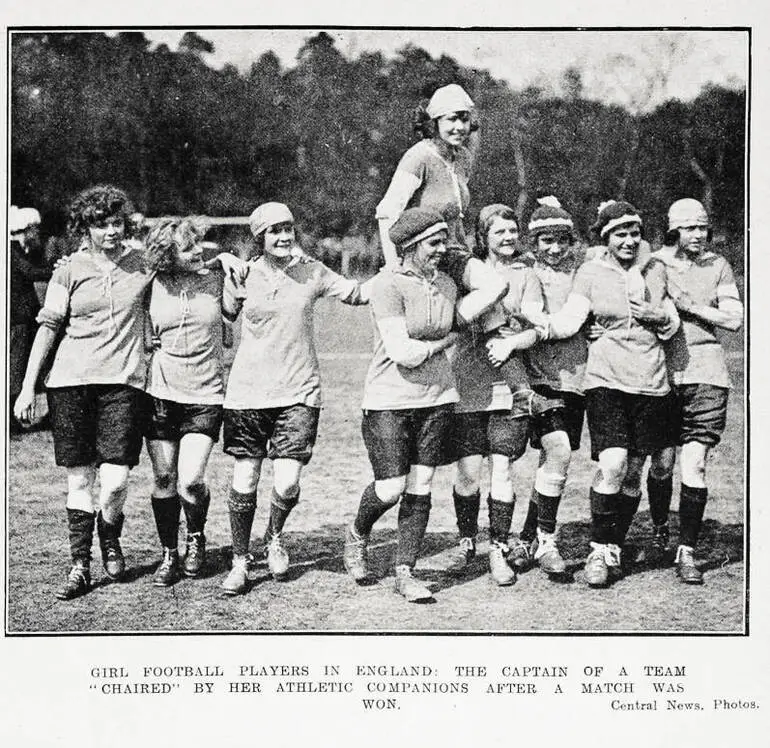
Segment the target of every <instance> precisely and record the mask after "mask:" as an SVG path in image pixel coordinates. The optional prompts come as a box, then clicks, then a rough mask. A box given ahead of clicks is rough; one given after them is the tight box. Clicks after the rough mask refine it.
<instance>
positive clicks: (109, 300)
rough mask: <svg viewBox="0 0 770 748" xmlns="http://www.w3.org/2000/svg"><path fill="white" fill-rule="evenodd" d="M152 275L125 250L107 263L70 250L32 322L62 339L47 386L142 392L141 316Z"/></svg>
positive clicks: (134, 254) (100, 257)
mask: <svg viewBox="0 0 770 748" xmlns="http://www.w3.org/2000/svg"><path fill="white" fill-rule="evenodd" d="M152 279H153V274H152V273H150V272H148V271H146V270H145V268H144V264H143V260H142V257H141V254H140V253H139V252H138V251H135V250H134V249H132V247H131V246H126V248H125V249H124V252H123V254H122V255H121V256H120V257H119V258H118V259H117V261H112V260H110V259H108V258H107V257H105V256H104V255H101V254H98V255H96V254H92V253H91V252H76V253H75V254H73V255H72V256H71V257H70V260H69V262H68V263H67V264H66V265H65V266H63V267H60V268H57V269H56V270H55V271H54V273H53V276H52V277H51V281H50V283H49V284H48V289H47V292H46V297H45V303H44V304H43V308H42V309H41V310H40V312H39V314H38V317H37V319H38V322H39V323H40V324H41V325H45V326H46V327H50V328H52V329H59V328H60V327H62V326H63V328H64V336H63V337H62V339H61V342H60V343H59V345H58V347H57V349H56V353H55V355H54V360H53V365H52V366H51V371H50V373H49V374H48V378H47V379H46V385H47V386H48V387H71V386H75V385H84V384H125V385H128V386H130V387H136V388H137V389H144V384H145V377H146V368H147V360H146V357H145V351H144V314H145V296H146V292H147V287H148V286H149V285H150V283H151V282H152Z"/></svg>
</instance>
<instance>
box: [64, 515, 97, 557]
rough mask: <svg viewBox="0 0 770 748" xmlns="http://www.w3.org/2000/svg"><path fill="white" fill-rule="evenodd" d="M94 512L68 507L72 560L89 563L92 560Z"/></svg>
mask: <svg viewBox="0 0 770 748" xmlns="http://www.w3.org/2000/svg"><path fill="white" fill-rule="evenodd" d="M95 521H96V515H95V514H94V513H93V512H84V511H82V510H81V509H67V525H68V526H69V537H70V553H71V554H72V560H73V561H76V562H79V563H81V564H85V565H88V564H89V563H90V562H91V544H92V542H93V537H94V522H95Z"/></svg>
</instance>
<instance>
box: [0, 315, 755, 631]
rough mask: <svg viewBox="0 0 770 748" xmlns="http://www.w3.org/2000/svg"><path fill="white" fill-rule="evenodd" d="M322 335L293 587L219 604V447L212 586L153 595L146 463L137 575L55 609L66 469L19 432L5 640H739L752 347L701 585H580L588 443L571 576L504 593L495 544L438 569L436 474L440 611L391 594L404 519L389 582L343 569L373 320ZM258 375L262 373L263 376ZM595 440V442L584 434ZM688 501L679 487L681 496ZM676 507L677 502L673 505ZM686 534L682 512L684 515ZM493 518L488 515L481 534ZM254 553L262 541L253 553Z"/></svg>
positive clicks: (570, 545) (133, 569) (640, 567)
mask: <svg viewBox="0 0 770 748" xmlns="http://www.w3.org/2000/svg"><path fill="white" fill-rule="evenodd" d="M316 327H317V337H318V341H319V351H320V352H321V357H322V368H323V379H324V397H325V406H324V410H323V412H322V416H321V426H320V437H319V440H318V445H317V449H316V452H315V456H314V458H313V460H312V462H311V463H310V465H309V467H308V468H307V471H306V473H305V475H304V480H303V488H302V499H301V503H300V504H299V506H298V507H297V509H296V510H295V512H294V514H293V515H292V516H291V518H290V519H289V522H288V525H287V528H286V541H287V547H288V548H289V550H290V553H291V557H292V567H291V569H290V574H289V579H288V580H287V581H285V582H280V583H279V582H275V581H273V580H271V579H269V577H268V576H267V573H266V570H265V573H264V575H263V577H262V578H261V579H259V580H257V581H256V582H255V583H254V586H253V587H252V589H251V590H250V592H249V593H248V594H246V595H244V596H242V597H238V598H235V599H228V598H224V597H223V596H221V594H220V591H219V587H220V584H221V582H222V579H223V575H224V574H225V572H226V570H227V569H228V568H229V558H230V535H229V523H228V517H227V508H226V501H225V497H226V495H227V490H228V485H229V477H230V470H231V467H230V463H231V460H230V458H228V457H226V456H225V455H223V454H222V452H221V446H220V445H218V446H217V447H215V450H214V453H213V455H212V459H211V463H210V467H209V479H210V484H211V489H212V495H213V501H212V506H211V511H210V519H209V524H208V528H207V536H208V539H209V548H210V553H209V561H208V564H207V567H206V570H205V574H204V575H203V577H202V578H200V579H196V580H183V581H181V582H179V583H178V584H176V585H175V586H174V587H172V588H169V589H158V588H155V587H153V586H152V583H151V579H152V572H153V571H154V568H155V565H156V564H157V561H158V541H157V538H156V533H155V528H154V522H153V519H152V513H151V509H150V501H149V494H150V488H151V485H152V484H151V473H150V466H149V461H148V460H147V459H146V456H143V458H142V462H141V464H140V465H139V467H138V468H137V469H136V470H134V471H133V472H132V475H131V484H130V495H129V501H128V504H127V507H126V515H127V516H126V526H125V530H124V537H123V547H124V551H125V553H126V556H127V562H128V567H129V571H128V575H127V580H126V581H125V582H124V583H120V584H116V583H110V582H109V581H108V580H107V579H106V577H103V576H102V570H101V563H100V561H99V559H98V549H97V552H96V556H97V559H95V561H94V564H93V570H94V572H95V574H94V576H95V581H96V585H95V588H94V590H93V592H91V593H90V594H88V595H86V596H85V597H83V598H80V599H78V600H75V601H71V602H66V603H65V602H59V601H57V600H56V599H55V598H54V596H53V592H54V590H55V589H56V588H57V587H58V586H59V585H60V584H61V582H62V581H63V579H64V576H65V574H66V572H67V571H68V568H69V553H68V542H67V527H66V515H65V511H64V501H65V492H64V491H65V476H64V471H63V470H61V469H59V468H57V467H55V465H54V462H53V447H52V440H51V435H50V433H49V432H45V431H43V432H33V433H28V434H25V435H23V436H22V437H13V438H12V439H11V442H10V461H9V471H8V472H9V493H8V505H7V518H8V522H7V527H8V554H7V556H8V560H9V567H8V575H7V577H8V587H9V588H8V595H7V630H8V631H9V632H12V633H18V632H85V631H87V632H101V631H104V632H108V631H109V632H116V631H158V632H160V631H241V632H244V631H255V630H261V631H262V630H274V631H295V632H296V631H474V632H487V631H496V632H511V633H513V632H533V631H573V632H577V631H586V632H597V631H613V632H623V631H627V632H733V633H737V632H741V631H742V630H743V615H744V609H743V608H744V599H745V594H744V590H745V583H746V579H745V569H744V563H743V557H744V509H745V507H744V476H743V459H744V458H743V455H744V449H743V445H744V416H743V405H744V392H743V385H742V382H743V357H742V354H741V348H740V347H741V337H740V336H731V337H730V338H729V339H727V340H726V344H727V346H728V349H729V362H730V366H731V370H732V373H733V377H734V382H735V385H736V386H735V390H734V391H733V393H732V396H731V401H730V412H729V417H728V429H727V433H726V434H725V437H724V440H723V443H722V445H720V447H719V448H718V449H717V450H716V451H715V453H714V454H713V456H712V458H711V462H710V465H709V476H710V477H709V482H710V486H711V490H710V500H709V504H708V507H707V510H706V517H707V521H706V525H705V528H704V537H703V540H702V543H701V549H700V557H701V558H702V559H703V561H704V568H705V569H706V583H705V585H704V586H702V587H687V586H685V585H682V584H680V583H678V582H677V581H676V579H675V577H674V573H673V570H672V569H652V568H648V567H647V566H645V565H644V564H643V563H638V564H636V565H632V566H631V568H630V573H629V574H628V576H627V577H626V578H624V579H622V580H621V581H620V582H618V583H617V584H615V585H614V586H613V587H611V588H610V589H606V590H593V589H589V588H588V587H586V585H585V584H584V583H583V582H582V580H581V568H582V562H583V561H584V560H585V556H586V553H587V550H588V534H589V523H588V520H589V515H588V499H587V486H588V485H589V483H590V480H591V477H592V475H593V472H594V469H595V465H594V464H593V463H591V462H590V460H589V459H588V456H587V450H586V447H585V446H584V448H583V450H581V452H580V453H578V454H576V455H575V457H574V460H573V467H572V469H571V475H570V480H569V482H568V485H567V489H566V494H565V498H564V501H563V502H562V508H561V509H560V517H559V520H560V529H559V533H560V546H561V549H562V553H563V555H564V556H565V557H566V558H567V559H568V561H569V562H570V566H571V568H572V569H573V571H574V572H575V573H574V579H573V580H572V581H569V582H565V583H554V582H550V581H549V580H548V579H547V578H546V577H545V576H544V575H543V574H542V573H541V572H540V571H539V570H537V569H534V570H532V571H530V572H528V573H527V574H525V575H522V576H520V577H519V580H518V582H517V583H516V584H515V585H514V586H513V587H509V588H498V587H495V586H493V585H492V584H491V583H490V581H489V578H488V574H487V573H486V558H485V549H486V544H484V543H482V545H481V548H480V550H481V554H480V557H479V558H477V560H476V562H475V563H474V566H473V567H472V568H471V569H470V570H469V572H468V573H467V574H466V575H464V576H462V577H459V578H457V577H450V576H448V575H447V574H445V573H443V572H442V568H443V566H444V564H445V562H446V555H447V554H446V552H447V550H448V549H449V548H451V547H452V545H453V543H454V542H455V526H454V516H453V515H454V512H453V509H452V500H451V478H452V475H451V469H450V468H446V469H442V470H440V471H439V474H438V478H437V481H436V484H435V490H434V494H433V512H432V515H431V520H430V525H429V528H428V535H427V538H426V542H425V545H424V548H423V556H422V558H421V560H420V562H419V563H418V571H419V574H420V575H421V576H424V577H425V578H428V579H430V580H432V581H433V582H434V583H435V585H436V590H437V591H436V602H435V604H430V605H410V604H408V603H406V602H404V601H403V600H402V599H401V598H400V597H398V596H397V595H395V594H394V593H393V586H392V582H393V579H392V560H393V553H394V550H395V521H396V512H395V511H391V512H390V513H389V514H387V515H385V517H384V518H383V519H382V520H381V522H380V523H379V525H378V526H377V528H376V529H375V531H374V533H373V538H372V539H373V550H372V554H371V555H372V566H373V568H374V570H375V572H376V574H377V577H378V583H376V584H374V585H372V586H369V587H364V588H359V587H357V586H356V585H355V584H354V583H353V582H352V580H350V579H349V578H348V577H347V576H346V574H345V571H344V569H343V566H342V560H341V553H342V536H343V529H344V526H345V524H346V523H347V522H349V520H350V518H351V516H352V514H353V513H354V511H355V509H356V506H357V502H358V498H359V496H360V493H361V490H362V488H363V487H364V486H365V485H366V484H367V483H368V482H369V481H370V480H371V472H370V468H369V464H368V461H367V458H366V454H365V451H364V447H363V443H362V441H361V437H360V431H359V425H360V410H359V403H360V398H361V391H362V386H363V380H364V374H365V372H366V367H367V364H368V353H369V351H370V350H371V331H370V323H369V317H368V311H367V310H366V309H365V308H349V307H344V306H342V305H340V304H335V303H333V302H322V303H321V304H320V305H319V309H318V314H317V319H316ZM258 375H259V373H258V372H255V376H258ZM585 444H586V445H587V436H586V438H585ZM535 466H536V455H535V453H534V452H532V451H530V452H529V453H528V454H527V455H526V456H525V457H524V458H522V460H521V461H520V462H519V463H518V464H517V478H516V491H517V495H518V496H519V497H520V499H519V502H518V504H517V508H516V514H515V517H514V529H518V528H519V527H520V526H521V523H522V522H523V517H524V514H525V512H526V498H527V497H528V496H529V492H530V490H531V483H532V477H533V472H534V468H535ZM675 490H676V491H677V493H678V489H675ZM269 491H270V473H269V467H268V470H267V473H266V474H265V475H264V476H263V480H262V482H261V484H260V490H259V504H258V509H257V517H256V520H255V527H254V538H258V537H261V534H262V532H263V530H264V526H265V521H266V516H267V503H268V501H269ZM674 508H676V500H675V502H674ZM672 521H673V524H674V527H675V526H676V522H677V518H676V515H674V517H673V520H672ZM485 525H486V517H485V515H484V513H482V526H485ZM649 531H650V520H649V514H648V512H647V510H646V504H645V503H644V502H643V504H642V507H641V511H640V513H639V514H638V515H637V518H636V520H635V521H634V525H633V527H632V529H631V533H630V541H631V542H632V543H634V542H635V543H637V544H642V543H643V542H644V540H645V539H646V537H647V536H648V534H649ZM254 548H255V549H257V548H258V544H256V542H255V545H254Z"/></svg>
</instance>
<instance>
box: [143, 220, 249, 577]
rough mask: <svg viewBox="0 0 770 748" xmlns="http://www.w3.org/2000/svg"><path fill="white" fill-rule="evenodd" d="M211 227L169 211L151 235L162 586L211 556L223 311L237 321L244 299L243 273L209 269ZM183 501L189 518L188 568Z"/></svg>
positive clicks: (153, 451) (152, 447)
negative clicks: (209, 519)
mask: <svg viewBox="0 0 770 748" xmlns="http://www.w3.org/2000/svg"><path fill="white" fill-rule="evenodd" d="M207 228H208V226H207V225H206V223H205V222H204V221H203V220H202V219H200V218H195V217H190V218H184V219H178V218H163V219H161V220H160V221H158V222H157V223H156V224H155V225H154V226H153V228H152V229H151V230H150V231H149V233H148V235H147V238H146V240H145V244H146V258H147V260H146V262H147V267H148V268H149V269H150V270H154V271H156V272H157V276H156V277H155V280H154V281H153V283H152V287H151V296H150V308H149V319H148V322H149V328H150V330H151V331H152V336H153V340H154V341H155V345H154V349H153V352H152V358H151V361H150V367H149V372H148V378H147V392H148V394H149V395H150V396H151V397H150V404H149V414H148V418H147V424H146V430H145V436H146V438H147V452H148V453H149V455H150V459H151V460H152V467H153V474H154V479H155V485H154V488H153V493H152V509H153V514H154V516H155V523H156V526H157V529H158V536H159V538H160V542H161V546H162V549H163V557H162V560H161V563H160V565H159V566H158V569H157V571H156V572H155V576H154V578H153V583H154V584H155V586H158V587H168V586H170V585H171V584H173V583H174V582H175V581H176V579H177V578H178V576H179V573H180V571H181V572H182V573H183V574H184V575H185V576H188V577H195V576H197V575H198V574H199V573H200V571H201V568H202V566H203V564H204V561H205V558H206V536H205V534H204V528H205V523H206V515H207V512H208V506H209V501H210V493H209V489H208V487H207V485H206V480H205V474H206V465H207V464H208V459H209V455H210V454H211V449H212V447H213V446H214V443H215V442H216V441H217V439H219V430H220V427H221V424H222V402H223V401H224V391H225V389H224V379H223V342H222V318H223V317H224V318H226V319H228V320H230V321H232V320H234V319H235V317H236V316H237V315H238V312H239V311H240V308H241V305H242V303H243V295H244V288H243V285H242V283H240V282H239V280H240V279H238V280H236V277H235V276H234V275H231V274H229V273H227V274H226V273H224V272H223V271H222V270H221V268H219V267H215V268H212V269H208V268H206V267H205V263H204V259H203V247H202V246H201V240H202V239H203V236H204V234H205V232H206V229H207ZM180 507H181V509H183V510H184V515H185V519H186V521H187V542H186V553H185V557H184V562H183V563H182V564H181V567H180V561H179V554H178V551H177V541H178V534H179V514H180Z"/></svg>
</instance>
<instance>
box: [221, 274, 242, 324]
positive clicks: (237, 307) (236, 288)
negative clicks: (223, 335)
mask: <svg viewBox="0 0 770 748" xmlns="http://www.w3.org/2000/svg"><path fill="white" fill-rule="evenodd" d="M245 300H246V276H240V275H234V274H231V273H226V274H225V275H224V278H223V280H222V301H221V308H222V316H223V317H224V318H225V319H226V320H227V321H228V322H235V320H236V318H237V317H238V315H239V314H240V313H241V309H243V302H244V301H245Z"/></svg>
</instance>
